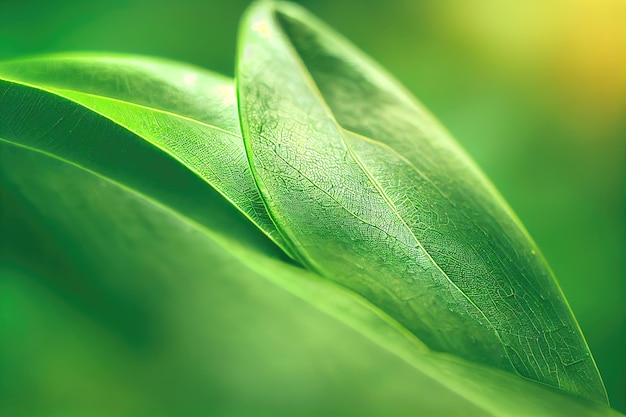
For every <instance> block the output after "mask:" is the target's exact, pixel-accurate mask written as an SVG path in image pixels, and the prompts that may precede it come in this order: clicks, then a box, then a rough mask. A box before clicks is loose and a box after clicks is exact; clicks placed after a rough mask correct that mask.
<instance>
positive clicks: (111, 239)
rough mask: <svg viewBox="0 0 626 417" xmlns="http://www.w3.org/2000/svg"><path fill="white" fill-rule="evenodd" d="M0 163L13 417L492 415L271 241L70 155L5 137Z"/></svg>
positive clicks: (1, 404)
mask: <svg viewBox="0 0 626 417" xmlns="http://www.w3.org/2000/svg"><path fill="white" fill-rule="evenodd" d="M94 127H95V126H94ZM68 133H69V132H68ZM0 161H1V165H0V196H1V197H2V201H3V216H2V230H3V243H9V244H10V246H11V250H12V251H14V252H18V253H16V254H15V255H17V256H7V255H9V254H7V252H6V251H4V250H3V255H4V256H3V260H2V262H1V263H0V288H1V291H0V301H1V304H0V305H1V306H2V315H0V334H1V336H2V340H3V343H2V347H1V348H0V366H1V367H2V370H3V371H2V378H0V411H1V412H2V414H3V415H59V416H66V415H85V416H86V415H89V416H98V415H101V416H110V415H117V416H122V415H128V416H137V415H171V416H179V415H215V414H218V415H250V416H252V415H254V416H257V415H285V414H286V415H295V414H298V415H320V414H323V415H329V414H333V415H338V414H344V413H348V414H365V413H368V414H370V413H371V414H373V415H388V412H391V413H393V414H397V415H412V410H415V409H420V410H422V411H424V412H426V413H429V414H430V413H433V414H446V415H450V414H452V413H454V412H455V410H458V409H464V410H468V412H469V414H470V415H476V416H480V415H483V413H484V412H483V410H481V409H479V408H477V407H475V406H473V405H472V404H471V403H469V402H468V401H466V400H464V399H462V398H460V397H458V396H456V395H454V394H452V393H450V391H448V390H447V389H445V388H443V387H439V386H435V387H433V386H432V382H431V381H430V380H429V378H427V377H426V376H424V375H422V374H420V373H418V372H416V371H415V370H414V369H413V368H411V367H410V366H407V365H406V363H405V362H404V361H402V360H400V359H399V358H397V357H396V356H395V355H393V354H391V353H389V352H388V351H387V350H385V349H383V348H381V347H379V346H378V345H376V344H374V343H372V342H370V341H368V340H367V339H366V338H365V337H363V336H362V335H361V334H359V333H358V332H356V331H354V330H353V329H351V328H350V327H349V326H346V325H345V324H343V323H341V322H340V321H337V320H336V319H335V318H333V317H332V316H331V315H329V314H327V313H324V312H323V311H321V310H320V309H318V308H315V307H314V305H315V304H317V305H319V306H320V307H322V308H324V309H325V310H327V311H333V310H338V309H343V310H345V311H349V312H350V314H351V315H353V318H352V320H353V321H354V320H356V319H357V318H362V319H363V320H365V321H366V322H367V320H369V321H371V322H372V326H376V325H377V326H378V327H380V328H382V330H383V331H384V326H385V322H384V320H381V318H380V317H379V316H377V315H376V314H375V313H374V312H372V311H370V310H369V309H368V308H367V306H366V305H364V304H362V303H361V302H359V300H358V299H356V298H354V297H352V296H351V295H350V294H348V293H345V292H342V291H341V290H339V289H336V288H334V287H333V286H331V285H329V284H328V283H327V282H325V281H324V280H321V279H320V278H319V277H317V276H316V275H315V274H313V273H310V272H308V271H305V270H303V269H301V268H298V267H295V266H293V265H290V264H288V263H285V262H284V261H282V260H281V259H280V257H277V256H276V255H273V254H267V253H266V251H265V249H264V248H263V244H262V241H260V242H259V241H257V242H256V244H255V243H254V241H245V240H243V239H239V238H238V239H233V238H232V237H224V236H222V235H221V233H220V232H219V231H218V232H216V231H214V230H211V229H209V228H208V227H206V226H202V225H200V224H199V223H195V222H194V221H192V220H190V219H189V218H187V217H185V216H184V215H182V214H181V213H179V212H176V211H174V210H172V208H171V207H169V206H167V205H164V204H163V202H161V201H157V200H154V199H152V198H150V197H148V196H146V195H144V194H142V193H141V192H140V191H138V190H137V189H134V188H131V187H129V186H128V185H127V184H122V183H119V182H116V181H114V180H112V179H110V178H108V177H106V176H104V175H103V174H102V173H100V172H94V171H90V170H86V169H84V168H81V167H79V166H77V165H75V164H74V163H72V162H69V161H67V160H64V159H62V158H59V157H58V156H57V155H53V154H50V153H42V152H40V151H37V150H34V149H32V148H29V147H24V146H16V145H13V144H9V143H8V142H7V141H5V140H0ZM195 181H196V179H195V178H194V175H193V174H192V173H189V174H188V175H187V176H181V177H179V178H177V179H176V181H175V182H171V183H169V184H165V185H164V187H165V188H167V189H168V191H170V192H172V193H175V192H177V191H178V190H180V189H188V188H189V187H190V185H187V184H185V182H191V183H192V184H193V183H195ZM205 187H207V188H208V186H206V185H205ZM216 197H217V198H221V197H220V196H216ZM235 214H236V213H235ZM231 220H232V221H233V222H235V221H237V220H240V219H239V218H238V217H234V218H233V219H231ZM246 222H247V221H246ZM389 332H391V333H392V334H393V331H392V330H391V331H388V333H389ZM415 389H420V390H421V391H422V392H424V393H426V392H428V395H417V396H416V395H415ZM432 395H435V397H432ZM363 396H365V398H364V397H363ZM429 397H430V398H429ZM441 397H443V398H448V400H449V401H448V402H441V401H440V400H439V398H441Z"/></svg>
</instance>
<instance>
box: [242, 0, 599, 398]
mask: <svg viewBox="0 0 626 417" xmlns="http://www.w3.org/2000/svg"><path fill="white" fill-rule="evenodd" d="M237 77H238V79H237V84H238V96H239V110H240V117H241V121H242V132H243V134H244V139H245V141H246V147H247V151H248V156H249V158H250V161H251V165H252V170H253V173H254V175H255V177H256V179H257V183H258V186H259V189H260V190H261V193H262V196H263V198H264V201H265V204H266V206H267V208H268V211H269V214H270V216H271V218H272V220H273V221H274V223H275V224H276V225H277V227H278V229H279V232H280V233H281V235H283V237H284V238H285V240H286V241H287V244H288V245H289V247H290V248H291V250H292V251H293V252H294V253H297V254H298V255H299V258H301V259H303V262H304V263H306V264H307V265H308V266H309V267H310V268H312V269H313V270H315V271H318V272H319V273H320V274H322V275H323V276H326V277H329V278H331V279H333V280H335V281H337V282H339V283H341V284H342V285H344V286H346V287H348V288H350V289H352V290H354V291H356V292H357V293H359V294H361V295H362V296H364V297H365V298H366V299H368V300H370V301H371V302H372V303H373V304H375V305H376V306H378V307H379V308H380V309H382V310H383V311H385V312H386V313H387V314H389V315H390V316H391V317H393V318H394V319H396V320H398V322H400V323H401V324H402V325H403V326H405V327H406V328H407V329H408V330H409V331H410V332H411V333H413V334H414V335H416V336H417V337H418V338H419V339H420V340H422V341H423V342H424V343H425V344H426V345H427V346H428V347H429V348H431V349H433V350H435V351H441V352H448V353H450V354H453V355H455V356H458V357H461V358H464V359H465V360H468V361H470V362H475V363H480V364H484V365H488V366H490V367H494V368H499V369H502V370H505V371H507V372H511V373H513V374H517V375H521V376H523V377H525V378H528V379H531V380H535V381H538V382H541V383H543V384H546V385H549V386H552V387H555V388H558V389H561V390H563V391H566V392H569V393H572V394H575V395H579V396H582V397H585V398H589V399H592V400H595V401H600V402H606V393H605V391H604V387H603V384H602V381H601V379H600V376H599V374H598V371H597V368H596V366H595V363H594V361H593V359H592V357H591V354H590V352H589V349H588V347H587V345H586V343H585V341H584V339H583V337H582V335H581V333H580V329H579V328H578V325H577V323H576V321H575V319H574V317H573V315H572V313H571V311H570V309H569V307H568V305H567V303H566V301H565V299H564V297H563V295H562V293H561V291H560V289H559V287H558V284H557V283H556V281H555V280H554V278H553V276H552V273H551V271H550V269H549V267H548V266H547V264H546V262H545V260H544V259H543V257H542V256H541V254H540V253H539V250H538V249H537V247H536V245H535V244H534V242H533V241H532V240H531V239H530V237H529V236H528V234H527V233H526V231H525V230H524V228H523V227H522V226H521V224H520V223H519V221H518V220H517V218H516V217H515V216H514V214H512V212H511V210H510V209H509V208H508V206H507V205H506V203H505V202H504V201H503V200H502V198H501V197H500V196H499V195H498V194H497V192H496V191H495V190H494V189H493V187H492V186H491V184H490V183H489V182H488V181H487V180H486V179H485V177H484V176H483V175H482V174H481V173H480V171H479V170H478V169H477V168H476V167H475V166H474V164H473V163H472V162H471V161H470V160H469V158H468V157H467V156H466V155H465V154H464V153H463V152H462V151H461V150H460V149H459V147H458V145H457V144H456V143H455V142H454V141H453V140H452V139H451V138H450V137H449V136H448V134H447V133H446V132H445V130H443V128H441V127H440V126H439V124H438V123H437V122H436V121H435V120H434V119H433V118H432V116H430V115H429V114H428V113H427V112H426V111H425V110H424V109H423V108H422V107H421V105H420V104H419V103H417V102H416V100H415V99H414V98H413V97H412V96H410V95H409V94H408V93H407V92H405V91H404V89H403V88H402V87H400V86H398V84H397V83H396V82H395V81H394V80H393V79H391V77H390V76H388V75H387V74H386V73H385V72H384V71H382V70H380V69H379V68H378V67H377V65H376V64H374V63H372V62H371V61H370V60H369V59H368V58H366V57H364V56H363V55H362V54H361V53H360V52H358V51H357V50H355V48H354V47H352V46H350V45H349V44H348V43H347V42H346V41H345V40H343V39H341V38H340V37H339V36H338V35H336V34H335V33H334V32H332V31H331V30H330V29H328V28H326V27H325V26H323V25H322V24H321V23H319V22H317V21H316V20H315V19H314V18H313V17H311V16H310V15H308V14H306V13H305V12H303V11H302V10H301V9H299V8H297V7H295V6H290V5H288V4H282V3H280V4H278V5H276V4H272V3H263V4H259V5H257V6H256V7H255V8H253V9H252V11H251V12H250V13H249V14H248V16H247V18H246V19H245V20H244V22H243V24H242V29H241V38H240V51H239V62H238V72H237Z"/></svg>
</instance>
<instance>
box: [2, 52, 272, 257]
mask: <svg viewBox="0 0 626 417" xmlns="http://www.w3.org/2000/svg"><path fill="white" fill-rule="evenodd" d="M0 79H4V80H5V81H6V82H9V83H14V84H21V85H32V86H36V87H37V88H40V89H43V90H46V91H50V92H54V93H55V94H57V95H59V96H61V97H65V98H69V99H71V100H72V101H74V102H76V103H79V104H81V105H83V106H85V107H87V108H89V109H91V110H93V111H95V112H97V113H99V114H100V115H102V116H105V117H106V118H108V119H110V120H112V121H113V122H115V123H116V124H118V125H119V126H122V127H124V128H126V129H127V130H129V131H131V132H133V133H135V134H136V135H138V136H139V137H141V138H143V139H144V140H145V141H147V142H148V143H150V144H152V145H154V146H156V147H157V148H159V149H161V150H163V151H164V152H166V153H167V154H169V155H171V156H172V157H174V158H175V159H177V160H178V161H180V162H181V163H182V164H183V165H184V166H186V167H187V168H189V169H191V170H192V171H193V172H195V173H196V174H197V175H198V176H200V177H201V178H202V179H203V180H205V181H206V182H208V183H209V184H210V185H211V186H212V187H214V188H215V189H216V190H217V191H218V192H219V193H221V194H222V195H223V196H224V197H226V198H227V199H228V200H229V201H231V202H232V203H233V204H234V205H235V206H236V207H237V208H238V209H239V210H240V211H241V212H242V213H243V214H244V215H245V216H246V217H248V218H249V219H250V220H251V221H252V222H253V223H255V224H256V225H257V226H258V227H259V228H260V229H261V230H262V231H263V232H264V233H266V234H267V235H268V236H269V237H270V238H271V239H272V240H274V241H275V243H277V244H278V245H279V246H281V247H284V244H283V242H282V241H281V238H280V236H279V235H278V234H277V232H276V229H275V227H274V225H273V224H272V222H271V221H270V219H269V217H268V215H267V212H266V211H265V208H264V207H263V203H262V202H261V199H260V196H259V194H258V191H257V189H256V185H255V184H254V181H253V178H252V175H251V174H250V168H249V165H248V163H247V160H246V158H245V152H244V147H243V140H242V138H241V133H240V130H239V123H238V118H237V110H236V97H235V91H234V87H233V83H232V80H230V79H228V78H226V77H223V76H221V75H217V74H214V73H211V72H208V71H205V70H202V69H199V68H196V67H193V66H189V65H184V64H178V63H172V62H169V61H165V60H160V59H155V58H146V57H136V56H117V55H111V56H93V55H89V54H66V55H59V56H49V57H39V58H31V59H23V60H18V61H13V62H7V63H3V64H2V65H0ZM9 85H11V84H9ZM3 88H4V89H7V90H10V91H9V94H10V96H9V97H5V100H4V101H5V103H6V104H5V105H6V106H7V107H6V109H7V110H6V111H3V114H2V116H1V117H3V118H4V120H5V126H7V128H8V129H9V130H11V131H13V130H16V129H17V130H19V129H20V128H24V127H25V125H23V124H22V121H21V120H20V119H19V118H20V117H40V116H35V115H23V114H22V115H20V116H14V113H15V109H17V110H19V107H17V105H16V104H13V103H12V101H13V100H22V101H23V102H24V103H28V102H30V101H32V100H33V98H32V94H34V95H36V94H37V93H35V92H31V93H28V94H31V96H25V97H23V98H21V99H18V98H17V97H13V95H16V94H20V93H18V91H23V89H20V88H19V87H18V86H15V87H9V86H8V85H6V84H5V87H3ZM13 90H15V91H13ZM24 94H26V93H24ZM24 105H27V104H24ZM46 106H53V105H52V104H46ZM11 107H13V108H11ZM77 111H83V112H84V110H77ZM14 117H16V118H17V119H18V120H13V118H14ZM89 117H92V118H93V117H95V116H89ZM12 125H18V127H17V128H13V127H12ZM4 137H5V138H6V139H11V136H9V135H5V136H4ZM24 138H25V139H24V140H26V141H29V142H24V143H25V144H26V143H27V144H31V145H32V144H33V143H32V142H30V141H37V144H36V145H35V146H36V147H37V148H39V149H42V150H47V149H48V148H47V147H46V145H45V143H43V142H42V141H39V140H38V139H40V138H36V137H34V136H29V135H25V136H24ZM67 145H68V146H69V147H70V148H71V149H70V151H71V152H76V151H78V152H81V153H84V150H78V149H77V148H76V146H75V145H70V144H67ZM87 146H90V145H87ZM64 155H65V154H64ZM77 163H78V164H81V163H82V162H81V161H77ZM148 181H150V180H148Z"/></svg>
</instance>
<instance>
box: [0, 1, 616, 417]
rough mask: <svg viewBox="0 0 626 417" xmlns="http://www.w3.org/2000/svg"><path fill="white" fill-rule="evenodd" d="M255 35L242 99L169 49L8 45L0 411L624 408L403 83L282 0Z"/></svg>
mask: <svg viewBox="0 0 626 417" xmlns="http://www.w3.org/2000/svg"><path fill="white" fill-rule="evenodd" d="M240 42H241V47H240V51H239V52H240V56H239V61H238V70H237V72H238V74H237V75H238V79H237V85H238V88H237V92H236V95H235V88H234V86H233V83H232V80H230V79H228V78H225V77H222V76H219V75H216V74H213V73H210V72H208V71H206V70H203V69H199V68H196V67H191V66H188V65H186V64H179V63H176V62H171V61H165V60H161V59H154V58H146V57H138V56H117V55H94V54H78V55H77V54H71V55H56V56H48V57H41V58H31V59H22V60H19V61H13V62H7V63H2V64H0V201H1V202H2V206H1V207H2V211H1V213H0V227H1V230H2V239H1V240H0V250H1V252H0V340H2V342H1V343H0V369H1V370H2V371H1V372H0V414H2V415H10V416H40V415H45V416H63V417H69V416H110V415H115V416H155V415H156V416H197V415H224V416H246V415H249V416H265V415H267V416H278V415H311V416H319V415H337V416H349V415H359V416H396V415H398V416H400V415H403V416H404V415H406V416H415V415H425V416H439V415H440V416H453V415H459V416H461V415H462V416H473V415H475V416H502V417H505V416H519V417H523V416H564V417H565V416H620V415H621V414H619V413H618V412H616V411H614V410H612V409H610V408H609V407H608V406H607V405H606V404H605V403H606V398H605V394H604V388H603V386H602V382H601V379H600V377H599V375H598V373H597V370H596V368H595V365H594V363H593V359H592V357H591V354H590V352H589V350H588V348H587V346H586V344H585V342H584V339H583V338H582V335H581V333H580V330H579V329H578V326H577V324H576V322H575V319H574V317H573V315H572V313H571V312H570V311H569V308H568V306H567V303H566V301H565V299H564V297H563V295H562V294H561V292H560V289H559V287H558V285H557V284H556V281H555V280H554V278H553V277H552V274H551V272H550V270H549V267H548V266H547V264H546V262H545V260H544V259H543V258H542V257H541V255H540V253H539V251H538V249H537V248H536V246H535V244H534V243H533V242H532V240H531V239H530V237H529V236H528V235H527V233H526V232H525V230H524V229H523V227H522V226H521V225H520V223H519V221H518V220H517V219H516V218H515V216H514V215H513V214H512V212H511V210H510V209H509V208H508V206H507V205H506V203H504V202H503V200H502V199H501V197H500V196H499V195H498V194H497V192H496V191H495V190H494V189H493V187H492V186H491V185H490V183H489V182H488V181H487V180H486V179H485V178H484V176H483V175H482V174H481V173H480V171H479V170H478V169H477V168H476V167H475V166H474V165H473V163H472V162H471V161H470V160H469V159H468V157H467V156H466V155H465V154H464V153H463V151H462V150H460V149H459V148H458V146H457V145H456V144H455V142H454V141H453V140H452V139H450V137H449V136H448V134H447V133H446V132H445V130H443V128H441V127H440V126H439V125H438V123H437V122H436V121H434V119H433V118H432V116H430V115H429V114H428V113H427V112H426V111H425V110H424V109H423V108H422V107H421V105H420V104H419V103H417V102H416V100H415V99H414V98H412V97H411V96H410V95H408V94H407V93H406V92H405V91H404V90H403V88H402V87H400V86H398V85H397V84H396V82H395V81H393V79H392V78H391V77H390V76H389V75H387V74H386V73H384V71H382V70H381V69H380V68H378V66H377V65H376V64H374V63H372V62H371V61H370V60H369V59H368V58H366V57H364V56H363V55H362V54H361V53H360V52H358V51H356V50H355V49H354V47H352V46H350V45H349V44H348V43H347V42H346V41H344V40H342V39H341V38H340V37H338V35H336V34H335V33H334V32H332V31H331V30H330V29H328V28H326V27H325V26H324V25H322V24H321V23H319V22H317V21H316V20H315V19H314V18H312V17H311V16H309V15H308V14H306V13H305V12H303V11H302V10H300V9H297V8H294V7H293V6H290V5H287V4H282V3H281V4H277V5H276V4H273V3H270V2H266V3H259V4H258V5H255V6H253V8H252V9H251V11H250V13H249V14H248V15H247V16H246V18H245V19H244V21H243V23H242V31H241V39H240ZM238 108H239V110H241V114H240V115H239V116H238V114H237V113H238ZM240 118H241V122H240ZM240 125H241V128H240ZM242 132H243V135H242ZM242 136H243V137H242ZM290 258H292V259H297V260H299V261H301V263H302V264H303V265H304V266H305V267H306V269H305V267H302V266H299V265H296V263H295V262H294V261H293V260H292V259H290Z"/></svg>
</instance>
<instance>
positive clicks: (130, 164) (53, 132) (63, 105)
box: [0, 80, 280, 253]
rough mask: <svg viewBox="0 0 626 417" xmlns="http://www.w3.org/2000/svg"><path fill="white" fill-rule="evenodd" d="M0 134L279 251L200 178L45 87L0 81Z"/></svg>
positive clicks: (218, 227) (188, 214)
mask: <svg viewBox="0 0 626 417" xmlns="http://www.w3.org/2000/svg"><path fill="white" fill-rule="evenodd" d="M0 137H2V138H3V140H4V141H8V142H10V143H13V144H16V145H19V146H22V147H24V148H28V149H32V150H34V151H40V152H43V153H46V154H50V155H52V156H54V157H57V158H61V159H63V160H66V161H68V162H69V163H72V164H74V165H76V166H79V167H81V168H84V169H87V170H89V171H91V172H94V173H95V174H97V175H101V176H103V177H106V178H110V179H112V180H115V181H117V182H119V183H121V184H124V185H125V186H127V187H129V188H131V189H134V190H139V191H140V192H142V193H143V194H145V195H149V196H152V197H153V198H155V199H157V200H159V201H163V202H165V203H166V204H167V205H168V206H169V207H172V208H173V209H175V210H177V211H179V212H182V213H185V215H186V216H187V217H189V218H192V219H194V220H195V221H197V222H199V223H201V224H204V225H206V226H207V227H210V228H212V229H214V230H216V231H219V232H220V233H223V234H230V233H235V234H236V235H237V236H239V237H240V238H241V239H242V240H244V241H248V242H255V244H256V245H258V246H259V247H265V248H266V249H265V250H267V251H268V252H271V253H280V251H279V250H278V248H276V247H275V246H274V245H273V244H272V243H271V241H270V240H269V239H267V238H266V237H265V236H264V235H263V234H262V233H261V232H260V231H259V230H258V229H257V228H256V227H254V225H253V224H252V223H250V222H249V221H248V220H247V219H246V218H245V217H244V216H243V215H242V214H241V213H240V212H239V211H238V210H236V208H235V207H233V205H232V204H231V203H230V202H228V201H227V200H226V199H224V197H222V195H220V194H218V193H217V192H216V191H215V190H214V189H213V188H211V187H210V186H208V184H207V183H206V182H204V181H203V180H202V179H201V178H200V177H198V176H197V175H195V174H194V173H193V172H191V171H189V170H188V169H187V168H185V167H184V166H183V165H181V164H180V163H179V162H178V161H177V160H175V159H174V158H172V157H171V156H169V155H168V154H166V153H164V152H163V151H161V150H160V149H159V148H157V147H155V146H153V145H152V144H150V143H148V142H146V141H145V140H144V139H142V138H141V137H139V136H137V135H136V134H134V133H131V132H130V131H128V130H127V129H125V128H123V127H122V126H120V125H118V124H116V123H114V122H113V121H111V120H109V119H107V118H105V117H103V116H102V115H100V114H98V113H95V112H93V111H91V110H90V109H88V108H85V107H84V106H82V105H79V104H77V103H75V102H73V101H70V100H67V99H65V98H62V97H59V96H57V95H55V94H52V93H49V92H47V91H43V90H39V89H37V88H32V87H28V86H24V85H21V84H17V83H13V82H8V81H2V80H0Z"/></svg>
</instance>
